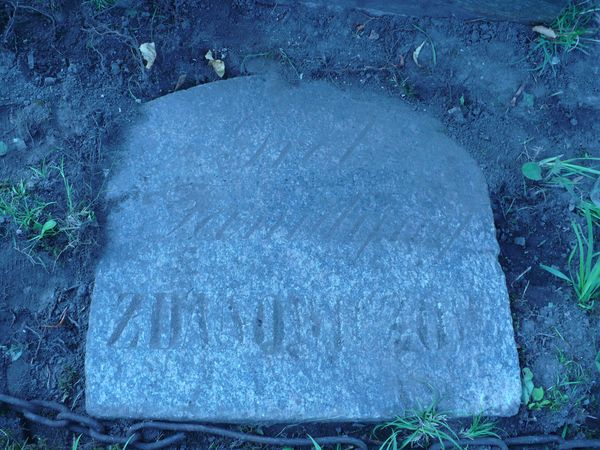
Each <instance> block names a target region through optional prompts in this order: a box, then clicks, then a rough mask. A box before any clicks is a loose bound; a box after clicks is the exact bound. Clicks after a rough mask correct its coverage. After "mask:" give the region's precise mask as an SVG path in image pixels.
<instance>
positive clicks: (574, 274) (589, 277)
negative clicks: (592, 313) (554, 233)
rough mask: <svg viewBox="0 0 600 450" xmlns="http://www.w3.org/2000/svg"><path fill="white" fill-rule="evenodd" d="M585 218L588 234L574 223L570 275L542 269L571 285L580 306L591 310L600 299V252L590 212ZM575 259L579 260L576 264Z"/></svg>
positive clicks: (551, 268)
mask: <svg viewBox="0 0 600 450" xmlns="http://www.w3.org/2000/svg"><path fill="white" fill-rule="evenodd" d="M584 216H585V220H586V226H587V233H586V234H584V232H583V230H582V228H581V226H580V225H579V224H578V223H576V222H572V227H573V231H574V232H575V238H576V241H577V243H576V245H575V246H574V247H573V250H571V253H570V255H569V259H568V265H569V274H568V275H566V274H565V273H563V272H561V271H560V270H558V269H555V268H554V267H549V266H546V265H544V264H541V267H542V269H544V270H547V271H548V272H550V273H551V274H552V275H554V276H556V277H558V278H560V279H561V280H564V281H566V282H567V283H569V284H570V285H571V286H572V287H573V289H574V290H575V294H576V295H577V300H578V303H579V306H581V307H582V308H583V309H587V310H589V309H592V308H593V307H594V303H595V301H596V300H597V299H598V298H599V297H600V252H596V251H595V250H594V226H593V221H592V215H591V213H590V212H589V210H586V211H584ZM575 256H577V258H575ZM575 259H576V260H577V263H576V264H575V262H574V260H575Z"/></svg>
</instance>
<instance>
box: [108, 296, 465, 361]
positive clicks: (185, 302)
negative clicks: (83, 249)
mask: <svg viewBox="0 0 600 450" xmlns="http://www.w3.org/2000/svg"><path fill="white" fill-rule="evenodd" d="M347 301H348V300H346V302H347ZM373 302H374V303H376V304H378V305H380V306H381V307H382V308H384V311H385V312H386V314H385V317H379V318H378V317H377V316H375V317H373V318H371V319H369V320H370V322H373V321H374V320H379V321H380V322H381V324H385V327H387V333H388V335H389V337H390V338H389V341H390V345H392V346H393V348H391V351H394V352H395V353H396V354H397V355H398V356H401V355H403V354H406V353H411V352H412V353H416V354H419V353H421V352H424V351H427V352H436V351H444V350H446V349H448V348H450V347H451V346H455V345H456V344H457V343H460V342H462V340H463V339H465V338H466V337H465V336H464V334H463V333H461V332H459V331H458V330H459V329H460V328H461V327H460V324H459V323H457V320H456V318H455V315H454V314H450V316H448V317H446V316H444V317H443V316H442V312H443V311H442V309H441V307H440V306H439V305H429V306H425V307H424V306H422V305H423V304H427V303H422V304H420V306H419V307H418V308H416V309H415V310H413V309H409V311H406V310H405V308H404V306H403V304H404V303H403V301H402V300H401V298H400V296H399V295H396V294H388V295H383V296H382V295H376V294H373V295H371V296H370V297H369V299H368V302H367V303H369V304H371V303H373ZM469 302H470V300H469ZM343 303H344V299H342V298H338V299H336V300H335V301H333V302H327V303H320V304H319V303H318V302H317V301H315V300H307V299H303V298H301V297H300V296H298V295H295V294H291V295H289V296H287V297H283V296H279V297H278V296H267V297H265V298H261V299H258V300H257V301H255V302H254V303H253V304H254V307H253V308H252V311H253V313H252V314H251V315H250V316H242V315H241V314H240V311H239V310H238V306H236V303H235V301H234V299H233V298H232V297H230V298H229V299H227V300H225V301H219V302H217V301H216V299H213V300H212V301H210V300H209V299H207V297H206V296H205V295H204V294H202V293H199V292H196V291H194V290H190V291H188V292H169V293H167V292H157V293H152V294H140V293H121V294H119V295H118V296H117V302H116V306H115V311H116V313H117V314H116V318H115V320H114V322H113V323H112V324H111V328H110V330H109V331H110V333H109V335H108V338H107V341H106V342H107V345H108V346H109V347H115V348H134V347H144V348H148V349H152V350H168V349H177V348H183V347H189V346H190V345H191V346H194V348H197V349H198V350H199V351H201V349H203V348H208V347H211V346H215V345H241V346H244V348H248V349H252V348H255V349H256V351H259V352H260V353H264V354H268V355H278V354H285V355H288V356H290V357H292V358H297V359H301V358H309V357H310V356H311V355H310V352H311V351H314V348H315V347H316V348H320V349H321V350H322V351H323V354H325V355H327V357H328V358H330V359H331V358H333V359H335V358H336V355H338V354H339V353H340V352H341V351H342V348H343V347H344V345H355V344H357V343H356V342H354V338H353V326H354V324H355V323H357V322H361V321H362V320H365V319H366V318H365V317H363V315H364V314H365V311H368V310H369V308H365V307H364V306H363V305H362V304H361V303H358V304H356V305H355V307H354V309H353V311H354V312H351V313H348V312H346V313H345V315H343V313H342V304H343ZM351 310H352V308H351V309H350V311H351ZM389 318H392V319H393V320H392V321H391V322H388V319H389ZM373 325H374V326H375V325H376V323H373ZM385 327H384V328H385ZM378 328H379V327H378ZM343 330H345V332H344V331H343ZM448 330H451V331H450V332H451V333H452V335H449V334H448V333H449V331H448ZM379 332H381V333H386V330H385V329H379Z"/></svg>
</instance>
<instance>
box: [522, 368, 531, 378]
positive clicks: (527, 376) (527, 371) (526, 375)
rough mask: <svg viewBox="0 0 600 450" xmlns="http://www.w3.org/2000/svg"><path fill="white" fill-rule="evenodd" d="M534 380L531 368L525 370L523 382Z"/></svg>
mask: <svg viewBox="0 0 600 450" xmlns="http://www.w3.org/2000/svg"><path fill="white" fill-rule="evenodd" d="M531 380H533V372H532V371H531V369H530V368H529V367H525V368H523V381H531Z"/></svg>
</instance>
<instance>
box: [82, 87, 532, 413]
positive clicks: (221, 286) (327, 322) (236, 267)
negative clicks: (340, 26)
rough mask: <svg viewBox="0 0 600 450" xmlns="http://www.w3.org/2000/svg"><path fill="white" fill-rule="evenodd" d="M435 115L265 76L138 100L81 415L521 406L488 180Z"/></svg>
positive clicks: (117, 186) (119, 170)
mask: <svg viewBox="0 0 600 450" xmlns="http://www.w3.org/2000/svg"><path fill="white" fill-rule="evenodd" d="M441 130H442V127H441V125H440V124H439V123H437V122H436V121H435V120H434V119H432V118H431V117H428V116H426V115H424V114H421V113H418V112H415V111H414V110H413V108H412V107H410V106H407V105H405V104H403V103H402V101H401V100H398V99H391V98H387V97H383V96H382V97H379V96H376V95H374V94H372V93H371V94H367V93H362V92H356V91H346V92H344V91H341V90H338V89H336V88H334V87H332V86H330V85H327V84H319V83H301V84H299V85H293V86H292V85H288V84H285V83H284V82H283V81H279V80H276V79H269V78H261V77H253V78H236V79H232V80H227V81H220V82H215V83H210V84H206V85H203V86H199V87H195V88H192V89H189V90H186V91H181V92H176V93H173V94H169V95H167V96H164V97H161V98H159V99H157V100H154V101H152V102H149V103H147V104H145V105H143V106H142V107H141V116H140V118H139V120H137V122H136V123H134V124H132V126H131V127H130V129H129V130H127V133H126V136H125V137H124V140H123V141H122V143H121V145H120V146H119V147H115V148H114V151H115V153H116V154H117V155H118V156H117V158H116V162H115V165H114V168H113V169H112V170H111V173H110V178H109V181H108V184H107V192H106V201H107V204H108V205H110V208H109V215H108V218H107V220H106V223H104V224H102V225H103V227H104V231H105V233H106V239H105V240H106V242H105V245H104V250H103V253H102V255H101V258H100V261H99V263H98V266H97V272H96V282H95V288H94V291H93V296H92V305H91V312H90V323H89V331H88V337H87V349H86V406H87V410H88V412H89V413H90V414H92V415H94V416H99V417H130V418H161V419H188V420H204V421H220V422H258V421H261V422H282V421H283V422H296V421H308V420H326V421H345V420H365V421H367V420H368V421H371V420H373V421H375V420H382V419H386V418H391V417H393V416H395V415H398V414H402V413H403V412H405V411H407V410H411V409H416V408H420V407H424V406H427V405H428V404H429V403H431V402H432V401H437V402H438V404H439V408H440V409H443V410H446V411H448V412H450V413H451V414H452V415H455V416H462V415H470V414H478V413H481V412H486V413H489V414H495V415H511V414H514V413H516V411H517V409H518V407H519V403H520V392H521V386H520V378H519V366H518V359H517V352H516V347H515V342H514V338H513V328H512V321H511V315H510V310H509V303H508V295H507V291H506V287H505V279H504V274H503V273H502V270H501V268H500V265H499V264H498V261H497V256H498V251H499V249H498V245H497V242H496V237H495V230H494V224H493V220H492V212H491V209H490V205H489V198H488V193H487V187H486V183H485V180H484V178H483V176H482V173H481V172H480V170H479V168H478V167H477V166H476V164H475V163H474V161H473V160H472V159H471V157H470V156H469V155H468V154H467V153H466V152H465V151H464V150H463V149H462V148H460V147H459V146H457V145H456V144H455V143H454V142H452V141H451V140H450V139H448V138H447V137H445V136H444V134H443V133H442V132H441Z"/></svg>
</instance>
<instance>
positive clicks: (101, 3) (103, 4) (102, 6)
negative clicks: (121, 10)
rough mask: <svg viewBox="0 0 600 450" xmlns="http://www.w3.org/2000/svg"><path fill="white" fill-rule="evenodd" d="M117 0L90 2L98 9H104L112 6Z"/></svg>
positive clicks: (92, 0)
mask: <svg viewBox="0 0 600 450" xmlns="http://www.w3.org/2000/svg"><path fill="white" fill-rule="evenodd" d="M115 3H117V0H90V4H91V5H92V6H93V7H94V9H96V10H97V11H103V10H105V9H107V8H110V7H111V6H114V5H115Z"/></svg>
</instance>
